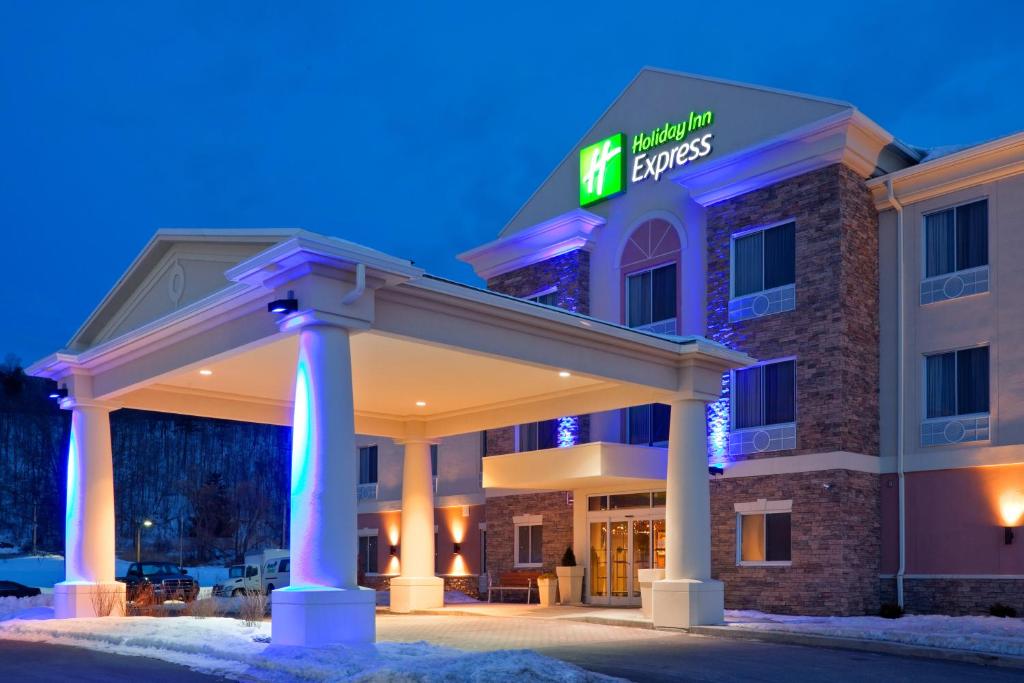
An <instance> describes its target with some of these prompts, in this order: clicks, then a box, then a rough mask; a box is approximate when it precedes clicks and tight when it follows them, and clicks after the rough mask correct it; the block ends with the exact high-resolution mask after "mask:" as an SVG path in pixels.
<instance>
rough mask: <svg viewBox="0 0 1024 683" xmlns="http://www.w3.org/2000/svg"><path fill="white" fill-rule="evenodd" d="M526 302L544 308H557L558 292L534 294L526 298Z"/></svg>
mask: <svg viewBox="0 0 1024 683" xmlns="http://www.w3.org/2000/svg"><path fill="white" fill-rule="evenodd" d="M526 300H527V301H533V302H534V303H538V304H544V305H545V306H557V305H558V290H557V289H552V290H550V291H547V292H542V293H540V294H534V295H533V296H528V297H526Z"/></svg>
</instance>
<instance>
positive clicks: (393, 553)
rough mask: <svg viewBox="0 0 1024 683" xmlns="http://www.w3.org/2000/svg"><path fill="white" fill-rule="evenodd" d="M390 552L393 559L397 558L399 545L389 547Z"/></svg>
mask: <svg viewBox="0 0 1024 683" xmlns="http://www.w3.org/2000/svg"><path fill="white" fill-rule="evenodd" d="M388 552H389V553H390V554H391V556H392V557H396V556H397V555H398V546H397V545H392V546H388Z"/></svg>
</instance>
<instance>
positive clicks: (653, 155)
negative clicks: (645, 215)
mask: <svg viewBox="0 0 1024 683" xmlns="http://www.w3.org/2000/svg"><path fill="white" fill-rule="evenodd" d="M714 122H715V115H714V113H713V112H711V111H705V112H701V113H697V112H695V111H691V112H690V115H689V117H687V118H685V119H683V120H681V121H666V122H665V124H664V125H662V126H660V127H658V128H655V129H653V130H651V131H650V132H647V133H639V134H637V135H634V136H633V138H632V140H633V145H632V157H633V160H632V163H631V164H630V170H629V182H631V183H638V182H641V181H644V180H654V181H658V180H660V179H661V178H662V177H664V175H665V173H666V172H667V171H670V170H672V169H675V168H679V167H681V166H685V165H687V164H689V163H692V162H694V161H697V160H698V159H702V158H703V157H705V156H707V155H708V154H710V153H711V141H712V138H714V135H713V134H711V133H710V132H706V131H704V130H703V129H706V128H708V127H710V126H711V125H712V124H713V123H714ZM698 131H700V132H698ZM691 133H697V134H696V135H691ZM625 138H626V135H625V133H616V134H615V135H612V136H610V137H607V138H605V139H604V140H600V141H598V142H595V143H594V144H592V145H588V146H586V147H584V148H583V149H581V150H580V206H587V205H589V204H593V203H595V202H599V201H601V200H602V199H608V198H609V197H613V196H615V195H617V194H619V193H621V192H625V190H626V182H627V181H626V154H627V151H628V150H627V149H626V147H625V144H626V143H625ZM669 143H678V144H675V145H674V146H672V147H670V148H668V149H666V148H665V147H667V146H668V144H669Z"/></svg>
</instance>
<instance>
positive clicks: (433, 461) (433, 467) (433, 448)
mask: <svg viewBox="0 0 1024 683" xmlns="http://www.w3.org/2000/svg"><path fill="white" fill-rule="evenodd" d="M430 475H431V476H433V477H436V476H437V444H436V443H432V444H430Z"/></svg>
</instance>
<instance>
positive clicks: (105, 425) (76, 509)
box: [53, 398, 125, 619]
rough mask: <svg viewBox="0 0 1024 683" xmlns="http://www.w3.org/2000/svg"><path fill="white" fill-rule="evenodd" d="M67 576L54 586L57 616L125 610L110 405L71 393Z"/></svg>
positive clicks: (111, 612) (55, 613)
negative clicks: (117, 558)
mask: <svg viewBox="0 0 1024 683" xmlns="http://www.w3.org/2000/svg"><path fill="white" fill-rule="evenodd" d="M64 407H70V408H71V437H70V440H69V442H68V478H67V524H66V526H65V529H64V558H65V562H64V581H62V582H61V583H58V584H57V585H55V586H54V590H53V594H54V597H53V605H54V615H55V616H56V617H57V618H59V619H60V618H69V617H95V616H111V615H117V616H119V615H121V614H123V612H124V596H125V589H124V584H121V583H118V582H116V581H115V580H114V552H115V549H114V538H115V532H114V462H113V454H112V450H111V446H110V410H111V408H110V407H108V406H106V405H103V404H100V403H92V402H88V401H84V400H75V399H73V398H72V399H69V400H67V401H66V402H65V403H64Z"/></svg>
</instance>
